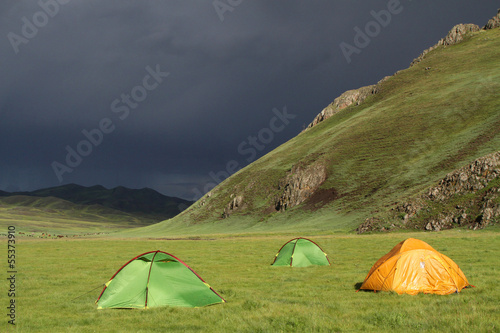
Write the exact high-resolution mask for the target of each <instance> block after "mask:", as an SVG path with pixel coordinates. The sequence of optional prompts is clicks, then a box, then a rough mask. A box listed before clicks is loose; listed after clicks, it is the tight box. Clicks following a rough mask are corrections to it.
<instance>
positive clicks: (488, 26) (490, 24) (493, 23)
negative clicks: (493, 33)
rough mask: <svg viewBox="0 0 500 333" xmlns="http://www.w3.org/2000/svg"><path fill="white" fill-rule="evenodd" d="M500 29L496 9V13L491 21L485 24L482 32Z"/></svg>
mask: <svg viewBox="0 0 500 333" xmlns="http://www.w3.org/2000/svg"><path fill="white" fill-rule="evenodd" d="M496 28H500V8H499V9H498V13H497V15H496V16H494V17H493V18H492V19H491V20H489V21H488V23H486V25H485V26H484V28H483V29H484V30H490V29H496Z"/></svg>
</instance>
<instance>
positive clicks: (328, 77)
mask: <svg viewBox="0 0 500 333" xmlns="http://www.w3.org/2000/svg"><path fill="white" fill-rule="evenodd" d="M221 1H222V3H225V4H227V6H230V5H229V4H230V3H232V4H233V6H232V7H230V8H231V10H226V11H223V12H222V13H221V11H220V10H219V13H218V12H217V9H216V8H215V7H214V3H215V2H212V1H181V0H177V1H166V2H158V1H123V0H120V1H77V0H72V1H69V0H40V1H17V0H16V1H12V0H8V1H3V2H2V4H0V37H1V39H0V77H1V80H0V117H1V122H0V133H1V135H2V136H1V138H2V140H1V145H0V156H1V157H2V158H1V160H0V189H3V190H13V189H21V190H32V189H36V188H40V187H47V186H55V185H59V184H63V183H69V182H75V183H79V184H83V185H94V184H103V185H105V186H108V187H114V186H117V185H124V186H129V187H144V186H148V187H152V188H155V189H157V190H160V191H161V192H163V193H165V194H168V195H177V196H182V197H184V198H188V199H193V197H194V196H195V195H196V193H200V192H204V191H205V189H208V188H209V187H210V186H207V184H209V183H212V184H213V183H215V182H216V181H217V179H214V178H217V177H213V175H223V173H224V172H225V170H226V169H227V165H228V162H230V161H236V162H237V163H238V166H239V167H242V166H244V165H245V164H246V163H248V162H251V161H252V160H254V159H255V158H257V157H258V156H260V155H262V154H264V153H266V152H267V151H269V150H270V149H272V148H274V147H276V146H277V145H279V144H281V143H283V142H285V141H286V140H288V139H290V138H291V137H293V136H295V135H296V134H297V133H299V132H300V130H301V129H302V128H303V126H305V125H307V124H308V123H309V122H310V121H311V120H312V118H313V117H314V116H315V115H316V114H317V113H319V112H320V111H321V110H322V108H324V107H325V106H326V105H328V104H329V103H330V102H331V101H332V100H333V99H334V98H335V97H337V96H338V95H339V94H340V93H342V92H343V91H345V90H348V89H353V88H357V87H359V86H362V85H367V84H372V83H375V82H376V81H378V80H379V79H381V78H382V77H384V76H385V75H391V74H393V73H394V72H395V71H397V70H399V69H403V68H406V67H408V65H409V63H410V62H411V60H412V59H413V58H415V57H416V56H418V55H419V53H420V52H421V51H422V50H423V49H425V48H427V47H429V46H431V45H433V44H434V43H435V42H436V41H437V40H438V39H439V38H441V37H442V36H444V35H445V34H446V32H447V31H448V30H450V29H451V27H452V26H453V25H455V24H457V23H461V22H466V23H476V24H479V25H483V24H484V23H485V22H486V21H487V20H488V19H489V18H490V17H491V16H493V15H494V13H495V10H496V7H497V5H495V4H492V2H491V1H489V0H482V1H474V2H472V1H469V0H468V1H465V0H462V1H430V0H421V1H410V0H401V1H400V2H399V5H398V8H399V9H400V10H399V11H398V13H397V14H393V15H392V17H391V18H390V23H389V24H388V25H387V26H386V27H382V28H381V30H380V32H379V33H378V34H377V35H376V36H375V37H373V38H371V41H370V43H369V45H368V46H366V47H363V48H361V49H360V52H359V53H355V54H352V55H351V62H350V63H349V62H348V61H346V57H345V56H344V54H343V52H342V50H341V48H340V45H341V43H342V42H345V43H349V44H351V45H352V44H353V43H354V38H355V34H356V32H355V30H354V28H355V27H359V28H361V29H363V28H364V27H365V25H366V24H367V23H369V22H370V21H373V20H374V17H373V15H372V11H375V12H377V13H378V12H380V11H381V10H387V8H388V6H389V5H390V4H391V3H392V4H394V3H395V2H396V0H384V1H371V2H367V1H352V0H350V1H347V0H343V1H326V0H322V1H319V0H318V1H312V2H305V1H286V2H276V1H274V2H271V1H249V0H243V1H232V2H229V3H228V2H227V1H226V0H221ZM225 8H228V7H225ZM44 13H45V14H44ZM221 18H222V20H221ZM27 22H28V23H27ZM30 24H31V25H32V26H31V27H30V26H29V25H30ZM33 26H34V29H33ZM30 28H31V30H30ZM35 30H36V31H35ZM148 68H149V70H148ZM151 71H153V72H154V71H159V72H161V73H167V72H168V73H169V74H168V76H161V77H160V79H161V82H159V81H154V75H152V73H151ZM148 75H149V78H148V77H147V76H148ZM156 83H157V84H156ZM153 86H154V87H153ZM134 96H135V97H137V98H138V99H137V100H135V99H134V98H133V97H134ZM113 103H114V104H113ZM285 107H286V109H287V110H288V113H289V114H292V115H294V118H293V119H290V121H289V123H287V124H286V126H284V127H283V129H282V130H280V131H277V132H273V133H272V134H273V137H272V140H271V141H270V142H268V143H266V144H264V145H261V146H264V148H262V150H261V151H257V152H258V154H257V155H256V156H255V157H254V156H251V155H250V154H249V153H247V154H242V153H241V150H239V149H238V147H239V146H240V145H242V144H243V145H244V146H245V144H246V146H245V147H247V148H248V147H249V144H248V140H249V139H248V138H249V137H250V136H254V137H255V136H257V134H258V133H259V131H261V130H262V129H266V128H269V126H270V121H271V119H273V117H276V114H275V113H273V109H277V110H283V108H285ZM125 115H126V116H125ZM106 119H107V120H106ZM103 121H104V124H107V127H106V126H104V127H105V129H107V132H106V133H104V132H101V135H98V134H96V133H97V132H95V130H99V131H101V130H102V128H101V127H102V124H103ZM107 121H109V122H108V123H107ZM111 128H112V130H111ZM84 131H86V133H94V134H95V136H94V141H95V142H97V143H98V144H96V145H92V146H91V147H87V146H80V148H81V149H87V152H88V151H89V149H91V152H90V153H89V154H88V155H87V156H81V161H80V162H79V163H76V162H75V161H73V162H75V163H74V164H77V165H76V166H74V167H70V169H71V172H64V173H63V174H62V175H60V176H61V177H62V182H60V181H59V180H60V179H59V178H58V176H57V175H56V173H55V172H54V170H53V167H52V165H53V163H54V162H58V163H60V164H61V165H66V166H67V163H66V158H67V155H68V148H67V147H70V149H73V150H75V151H76V150H77V148H78V144H79V143H80V142H81V141H82V140H87V141H89V140H90V139H88V138H87V137H86V136H85V134H84Z"/></svg>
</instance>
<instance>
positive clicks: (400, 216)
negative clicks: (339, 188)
mask: <svg viewBox="0 0 500 333" xmlns="http://www.w3.org/2000/svg"><path fill="white" fill-rule="evenodd" d="M391 215H392V216H391ZM498 222H500V151H499V152H496V153H493V154H490V155H487V156H485V157H482V158H480V159H477V160H476V161H474V162H473V163H471V164H469V165H467V166H465V167H463V168H460V169H458V170H455V171H454V172H451V173H449V174H448V175H446V177H444V178H443V179H442V180H440V181H439V183H438V184H437V185H436V186H433V187H431V188H430V189H428V190H427V191H426V192H425V193H424V194H423V195H421V196H419V197H416V198H414V199H410V200H408V201H407V202H404V203H400V204H397V205H396V207H395V208H393V209H392V211H391V214H390V216H389V217H388V218H382V217H372V218H369V219H367V220H366V221H365V222H364V223H363V224H362V225H360V226H359V227H358V229H357V231H358V233H363V232H366V231H373V230H377V231H384V230H390V229H393V228H404V229H425V230H429V231H440V230H443V229H450V228H454V227H462V226H466V227H468V228H470V229H474V230H476V229H482V228H484V227H485V226H487V225H490V224H493V223H498Z"/></svg>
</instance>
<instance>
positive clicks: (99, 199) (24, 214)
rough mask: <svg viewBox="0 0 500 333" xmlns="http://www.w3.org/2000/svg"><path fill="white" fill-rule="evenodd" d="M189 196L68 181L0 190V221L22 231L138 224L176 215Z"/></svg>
mask: <svg viewBox="0 0 500 333" xmlns="http://www.w3.org/2000/svg"><path fill="white" fill-rule="evenodd" d="M190 204H191V202H190V201H187V200H183V199H179V198H173V197H167V196H164V195H162V194H160V193H158V192H156V191H154V190H152V189H148V188H144V189H140V190H136V189H128V188H125V187H122V186H119V187H116V188H113V189H106V188H104V187H103V186H99V185H96V186H91V187H85V186H81V185H76V184H68V185H62V186H57V187H51V188H45V189H40V190H36V191H33V192H16V193H9V192H2V191H0V226H7V225H17V226H18V227H20V228H21V229H22V230H23V231H25V232H40V233H41V232H44V233H50V234H54V233H56V232H57V233H80V232H94V231H96V230H98V231H102V232H108V231H111V230H118V229H124V228H132V227H141V226H145V225H150V224H153V223H157V222H158V221H162V220H164V219H166V218H169V217H172V216H175V215H177V214H178V213H179V212H180V211H181V207H187V206H189V205H190Z"/></svg>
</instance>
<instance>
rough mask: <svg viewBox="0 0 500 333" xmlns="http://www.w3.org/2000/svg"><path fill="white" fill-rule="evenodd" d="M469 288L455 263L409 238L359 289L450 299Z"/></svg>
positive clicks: (387, 257)
mask: <svg viewBox="0 0 500 333" xmlns="http://www.w3.org/2000/svg"><path fill="white" fill-rule="evenodd" d="M467 286H470V284H469V282H468V281H467V278H466V277H465V275H464V273H463V272H462V271H461V270H460V268H459V267H458V266H457V264H455V263H454V262H453V260H451V259H450V258H448V257H447V256H445V255H444V254H441V253H439V252H438V251H436V250H435V249H433V248H432V247H431V246H430V245H429V244H427V243H425V242H423V241H421V240H418V239H414V238H408V239H407V240H404V241H402V242H401V243H399V244H398V245H396V246H395V247H394V248H393V249H392V250H391V251H390V252H389V253H387V254H386V255H384V256H383V257H382V258H380V259H379V260H378V261H377V262H376V263H375V265H373V267H372V268H371V269H370V272H368V275H367V276H366V278H365V280H364V281H363V284H362V285H361V287H360V288H359V289H360V290H361V289H366V290H374V291H378V290H385V291H389V290H393V291H395V292H397V293H398V294H404V293H406V294H410V295H416V294H418V293H419V292H423V293H426V294H439V295H447V294H451V293H454V292H460V291H461V290H462V289H463V288H465V287H467Z"/></svg>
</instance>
